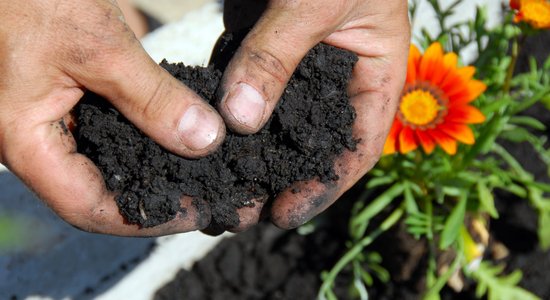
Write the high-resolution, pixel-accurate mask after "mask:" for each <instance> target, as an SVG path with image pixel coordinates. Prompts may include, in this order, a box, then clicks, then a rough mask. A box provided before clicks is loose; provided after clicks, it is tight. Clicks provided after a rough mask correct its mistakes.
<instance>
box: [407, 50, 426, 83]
mask: <svg viewBox="0 0 550 300" xmlns="http://www.w3.org/2000/svg"><path fill="white" fill-rule="evenodd" d="M421 58H422V54H420V50H418V48H417V47H416V46H415V45H412V44H411V47H410V49H409V60H408V62H407V81H406V82H407V83H414V82H415V81H416V77H417V73H418V64H419V62H420V59H421Z"/></svg>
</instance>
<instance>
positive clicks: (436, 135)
mask: <svg viewBox="0 0 550 300" xmlns="http://www.w3.org/2000/svg"><path fill="white" fill-rule="evenodd" d="M428 134H429V135H430V136H431V137H432V138H433V139H434V141H435V142H436V143H437V144H438V145H439V146H440V147H441V149H443V150H444V151H445V152H447V154H450V155H455V154H456V140H454V139H453V138H452V137H450V136H448V135H447V134H445V133H443V132H441V131H439V130H437V129H432V130H429V131H428Z"/></svg>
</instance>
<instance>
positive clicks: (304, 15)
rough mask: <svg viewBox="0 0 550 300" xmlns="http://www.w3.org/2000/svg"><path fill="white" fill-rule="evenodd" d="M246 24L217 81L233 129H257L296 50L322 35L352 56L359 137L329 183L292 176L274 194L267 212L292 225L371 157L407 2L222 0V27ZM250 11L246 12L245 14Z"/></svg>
mask: <svg viewBox="0 0 550 300" xmlns="http://www.w3.org/2000/svg"><path fill="white" fill-rule="evenodd" d="M266 3H267V7H265V11H264V13H263V14H262V15H261V17H260V18H259V19H258V22H257V23H256V25H255V26H254V27H253V29H252V31H251V32H250V33H249V34H248V35H247V37H246V38H245V40H244V41H243V42H242V44H241V47H240V49H239V50H238V51H237V53H236V54H235V56H234V58H233V59H232V61H231V62H230V63H229V65H228V67H227V69H226V72H225V74H224V78H223V81H222V90H223V92H224V96H223V98H222V100H221V102H220V105H219V109H218V110H219V111H220V113H221V114H222V116H223V117H224V119H225V121H226V124H227V126H228V127H230V128H231V129H232V130H234V131H236V132H239V133H243V134H250V133H254V132H257V131H258V130H259V129H260V128H261V127H262V126H263V125H264V124H265V122H266V121H267V120H268V119H269V116H270V115H271V113H272V111H273V109H274V107H275V105H276V104H277V100H278V99H279V98H280V96H281V95H282V92H283V90H284V88H285V85H286V83H287V82H288V80H289V78H290V76H291V75H292V73H293V71H294V70H295V68H296V67H297V65H298V63H299V62H300V60H301V59H302V57H303V56H304V55H305V54H306V53H307V51H309V50H310V49H311V48H312V47H313V46H314V45H316V44H317V43H319V42H324V43H327V44H330V45H333V46H336V47H339V48H343V49H347V50H350V51H353V52H355V53H356V54H357V55H358V56H359V61H358V62H357V64H356V66H355V69H354V73H353V78H352V81H351V82H350V84H349V90H348V93H349V95H350V97H351V102H352V105H353V106H354V107H355V109H356V112H357V119H356V121H355V124H354V127H353V131H354V136H355V137H356V138H359V139H361V142H360V143H359V145H358V148H357V151H355V152H346V153H344V154H343V155H342V156H341V157H339V158H338V159H337V161H336V163H335V170H336V172H337V174H338V175H339V176H340V179H339V180H338V181H337V183H336V185H334V186H327V185H324V184H322V183H320V182H318V181H314V180H312V181H311V182H309V183H308V184H307V185H306V183H304V182H297V183H295V184H294V186H293V187H298V188H299V190H300V191H301V192H299V193H297V194H294V193H292V192H291V190H292V188H293V187H291V188H289V189H287V190H285V191H283V192H282V193H281V194H280V195H278V196H277V198H276V199H275V201H274V203H273V206H272V207H271V208H270V209H271V211H270V212H268V214H269V215H270V216H271V220H272V221H273V223H275V224H276V225H277V226H279V227H282V228H293V227H297V226H299V225H301V224H303V223H305V222H306V221H308V220H309V219H311V218H312V217H313V216H315V215H317V214H318V213H320V212H322V211H323V210H324V209H326V208H327V207H328V206H330V205H331V204H332V203H333V202H334V201H335V200H336V199H338V198H339V197H340V196H341V195H342V194H343V193H344V192H345V191H346V190H347V189H349V188H350V187H351V186H352V185H353V184H354V183H355V182H357V181H358V180H359V179H360V178H361V177H362V176H363V175H365V173H366V172H368V171H369V170H370V169H371V168H372V167H373V165H374V164H375V163H376V162H377V161H378V159H379V157H380V155H381V152H382V148H383V145H384V142H385V139H386V136H387V134H388V131H389V129H390V127H391V124H392V122H393V119H394V116H395V111H396V108H397V105H398V101H399V96H400V93H401V90H402V88H403V84H404V81H405V76H406V68H407V55H408V51H409V40H410V29H409V20H408V11H407V1H403V0H386V1H380V0H363V1H360V0H353V1H349V0H304V1H285V0H271V1H268V2H264V1H255V0H251V1H248V0H240V1H237V0H234V1H226V10H225V14H226V16H225V23H226V29H227V31H229V32H237V31H239V29H241V28H245V27H247V26H251V25H252V24H253V23H250V22H248V23H247V22H246V21H245V20H250V19H252V21H254V20H255V18H253V16H254V15H259V14H258V13H259V12H261V11H262V9H263V7H262V6H265V5H266ZM251 16H252V18H250V17H251ZM262 209H263V208H262V203H260V202H257V203H256V206H255V207H254V208H243V209H241V210H240V212H239V215H240V219H241V223H240V226H238V227H237V228H233V229H232V231H240V230H244V229H246V228H247V227H249V226H251V225H253V224H254V223H256V222H257V221H258V219H259V216H260V213H261V212H262Z"/></svg>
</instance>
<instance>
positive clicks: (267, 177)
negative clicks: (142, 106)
mask: <svg viewBox="0 0 550 300" xmlns="http://www.w3.org/2000/svg"><path fill="white" fill-rule="evenodd" d="M220 45H221V46H220V49H221V51H220V52H215V53H214V61H217V62H218V63H216V65H215V66H210V67H207V68H202V67H189V66H185V65H183V64H181V63H180V64H168V63H166V62H163V63H162V64H161V65H162V66H163V67H164V68H165V69H166V70H168V71H169V72H170V73H171V74H172V75H173V76H175V77H176V78H177V79H179V80H181V81H182V82H183V83H184V84H186V85H187V86H189V87H190V88H191V89H193V90H195V91H196V92H197V93H198V94H199V95H200V96H202V97H203V98H204V99H206V100H207V101H209V102H210V103H211V104H212V105H213V106H216V101H217V98H218V97H216V93H217V92H218V91H217V89H218V86H219V84H220V79H221V75H222V71H223V70H222V69H223V68H224V67H225V65H226V63H227V61H228V59H229V58H230V55H231V53H232V52H233V51H234V49H236V46H238V43H237V44H236V42H235V39H232V38H227V37H226V38H225V39H224V40H222V43H221V44H220ZM216 58H217V59H216ZM220 58H221V59H220ZM356 60H357V57H356V56H355V55H354V54H351V53H349V52H346V51H344V50H340V49H337V48H334V47H330V46H327V45H318V46H317V47H315V48H314V49H313V50H311V51H310V52H309V53H308V54H307V56H306V57H305V58H304V59H303V61H302V62H301V64H300V65H299V67H298V69H297V70H296V72H295V74H294V75H293V77H292V79H291V80H290V82H289V84H288V87H287V89H286V90H285V92H284V94H283V96H282V99H281V101H280V103H279V105H278V106H277V108H276V109H275V112H274V114H273V115H272V117H271V119H270V120H269V122H268V123H267V125H266V126H265V127H264V128H263V129H262V130H261V131H260V132H259V133H257V134H254V135H250V136H241V135H237V134H234V133H231V132H228V134H227V138H226V139H225V142H224V143H223V145H222V146H221V148H220V149H219V150H218V151H216V152H215V153H214V154H212V155H210V156H208V157H206V158H202V159H198V160H189V159H184V158H182V157H178V156H176V155H173V154H171V153H169V152H168V151H166V150H164V149H163V148H161V147H160V146H159V145H157V144H156V143H154V142H153V141H152V140H150V139H149V138H147V137H146V136H144V135H143V134H142V133H141V132H140V131H139V130H138V129H137V128H136V127H134V126H133V125H132V124H130V123H129V122H128V121H127V120H126V119H125V118H124V117H123V116H122V115H121V114H120V113H119V112H118V111H117V110H115V109H114V108H113V107H112V106H111V105H110V104H109V103H108V102H107V101H105V100H104V99H101V98H100V97H98V96H95V95H88V96H87V97H86V99H85V100H84V101H82V102H81V104H80V105H79V106H78V108H77V110H76V115H77V124H78V127H77V131H76V133H75V136H76V139H77V144H78V151H79V152H80V153H83V154H85V155H87V156H88V157H89V158H90V159H91V160H92V161H93V162H94V163H95V164H96V165H97V166H98V167H99V169H100V170H101V172H102V174H103V176H104V178H105V181H106V184H107V187H108V189H109V190H111V191H115V192H117V194H118V196H117V197H116V201H117V204H118V206H119V207H120V210H121V212H122V214H123V215H124V216H125V217H126V218H127V220H128V222H131V223H137V224H140V225H142V226H144V227H150V226H155V225H158V224H161V223H164V222H167V221H169V220H171V219H173V218H174V216H175V215H176V213H177V212H178V211H180V210H181V209H180V207H179V201H180V198H181V197H182V196H183V195H187V196H191V197H194V198H195V199H204V200H207V201H208V202H209V203H210V207H211V210H212V224H211V228H212V227H213V228H219V229H225V228H232V227H234V226H236V225H238V222H239V219H238V215H237V213H236V210H237V209H238V208H241V207H244V206H250V205H254V204H253V202H252V201H251V200H252V199H261V200H263V201H270V200H271V199H272V198H273V197H274V196H276V195H277V194H278V193H279V192H281V191H282V190H284V189H285V188H287V187H289V186H290V184H292V183H293V182H295V181H300V180H309V179H314V178H318V179H319V180H320V181H322V182H330V181H334V180H337V179H338V176H337V175H336V174H335V172H334V169H333V162H334V158H335V157H336V156H338V155H339V154H341V153H342V152H343V151H344V150H345V149H349V150H354V149H355V146H356V140H354V138H353V137H352V129H351V126H352V124H353V121H354V119H355V111H354V109H353V107H352V106H351V105H350V104H349V97H348V96H347V94H346V86H347V83H348V81H349V79H350V76H351V73H352V68H353V66H354V64H355V62H356ZM195 203H197V205H198V203H199V201H195ZM183 213H185V212H183Z"/></svg>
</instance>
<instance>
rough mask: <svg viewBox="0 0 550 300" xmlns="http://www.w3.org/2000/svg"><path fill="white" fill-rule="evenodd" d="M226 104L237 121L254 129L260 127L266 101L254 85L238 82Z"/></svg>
mask: <svg viewBox="0 0 550 300" xmlns="http://www.w3.org/2000/svg"><path fill="white" fill-rule="evenodd" d="M225 105H226V106H227V109H228V110H229V112H230V113H231V115H233V117H234V118H235V120H237V122H239V123H241V124H242V125H244V126H247V127H250V128H254V129H257V128H258V127H260V125H261V122H262V119H263V117H264V113H265V107H266V102H265V100H264V99H263V97H262V95H261V94H260V93H259V92H258V91H257V90H256V89H255V88H253V87H252V86H250V85H248V84H246V83H239V84H237V85H236V86H235V87H234V88H233V89H232V90H231V92H230V93H229V95H228V96H227V99H226V101H225Z"/></svg>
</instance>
